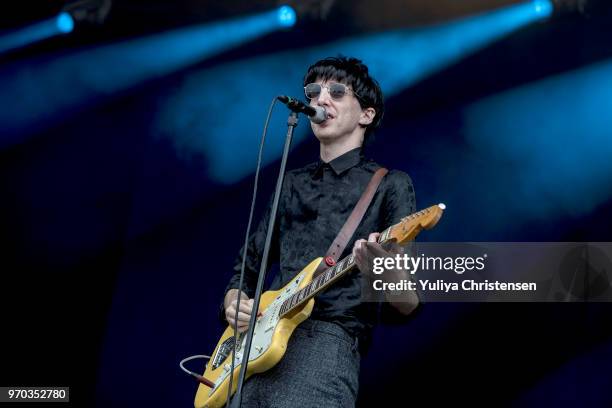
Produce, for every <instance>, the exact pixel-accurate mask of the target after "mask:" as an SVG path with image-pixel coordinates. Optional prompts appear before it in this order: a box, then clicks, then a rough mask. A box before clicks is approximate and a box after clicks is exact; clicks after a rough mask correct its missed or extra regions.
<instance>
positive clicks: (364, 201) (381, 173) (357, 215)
mask: <svg viewBox="0 0 612 408" xmlns="http://www.w3.org/2000/svg"><path fill="white" fill-rule="evenodd" d="M388 171H389V170H387V169H385V168H384V167H381V168H380V169H378V170H376V173H374V175H373V176H372V178H371V179H370V182H369V183H368V185H367V186H366V189H365V190H364V192H363V194H362V195H361V198H360V199H359V201H358V202H357V205H355V208H353V212H351V215H349V217H348V218H347V220H346V222H345V223H344V225H343V226H342V229H340V232H339V233H338V235H337V236H336V238H335V239H334V242H332V244H331V246H330V247H329V249H328V250H327V253H326V254H325V257H324V258H323V260H322V261H321V263H320V264H319V266H318V267H317V269H316V271H315V273H314V276H315V277H316V276H317V275H319V274H320V273H321V272H323V271H324V270H326V269H327V268H329V267H331V266H334V265H335V264H336V262H337V261H338V258H339V257H340V255H342V252H344V249H345V248H346V244H348V242H349V241H350V239H351V237H352V236H353V234H354V233H355V230H356V229H357V227H358V226H359V223H361V220H362V219H363V216H364V214H365V212H366V210H367V209H368V207H369V206H370V203H371V202H372V198H373V197H374V193H376V190H377V189H378V186H379V184H380V182H381V181H382V179H383V177H385V175H386V174H387V172H388Z"/></svg>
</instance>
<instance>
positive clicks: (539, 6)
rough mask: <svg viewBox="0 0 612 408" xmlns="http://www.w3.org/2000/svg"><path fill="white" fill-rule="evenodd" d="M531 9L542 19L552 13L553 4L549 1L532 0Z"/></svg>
mask: <svg viewBox="0 0 612 408" xmlns="http://www.w3.org/2000/svg"><path fill="white" fill-rule="evenodd" d="M533 8H534V10H535V12H536V13H537V14H538V15H540V16H542V17H544V18H545V17H549V16H550V15H551V14H552V12H553V4H552V2H551V1H550V0H534V1H533Z"/></svg>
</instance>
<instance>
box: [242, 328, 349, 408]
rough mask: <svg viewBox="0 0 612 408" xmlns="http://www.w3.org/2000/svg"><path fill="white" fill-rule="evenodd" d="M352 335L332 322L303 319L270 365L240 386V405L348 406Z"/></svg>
mask: <svg viewBox="0 0 612 408" xmlns="http://www.w3.org/2000/svg"><path fill="white" fill-rule="evenodd" d="M359 362H360V355H359V350H358V347H357V340H356V339H353V338H352V337H351V336H349V335H348V333H347V332H345V331H344V329H342V328H341V327H340V326H338V325H337V324H334V323H329V322H323V321H320V320H311V319H308V320H306V321H304V322H303V323H302V324H300V325H299V326H298V327H297V328H296V329H295V331H294V332H293V335H292V336H291V338H290V339H289V344H288V347H287V352H286V353H285V356H284V357H283V358H282V359H281V361H280V362H279V363H278V364H277V365H276V366H274V367H273V368H271V369H270V370H268V371H266V372H264V373H261V374H255V375H253V376H252V377H251V378H249V379H248V380H247V381H246V382H245V383H244V387H243V391H242V392H243V397H242V407H243V408H336V407H338V408H353V407H354V406H355V401H356V399H357V389H358V386H359Z"/></svg>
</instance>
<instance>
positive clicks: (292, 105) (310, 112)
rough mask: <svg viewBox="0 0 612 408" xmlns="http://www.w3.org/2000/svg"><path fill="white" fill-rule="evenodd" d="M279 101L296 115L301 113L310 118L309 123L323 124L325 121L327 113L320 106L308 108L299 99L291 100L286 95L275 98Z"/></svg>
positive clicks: (308, 106)
mask: <svg viewBox="0 0 612 408" xmlns="http://www.w3.org/2000/svg"><path fill="white" fill-rule="evenodd" d="M276 99H278V100H279V101H281V102H282V103H284V104H285V105H287V107H288V108H289V109H291V110H292V111H294V112H296V113H303V114H305V115H306V116H309V117H310V121H311V122H313V123H323V122H325V121H326V120H327V111H325V108H323V107H321V106H314V107H313V106H310V105H306V104H305V103H304V102H302V101H300V100H299V99H294V98H291V97H290V96H287V95H279V96H277V97H276Z"/></svg>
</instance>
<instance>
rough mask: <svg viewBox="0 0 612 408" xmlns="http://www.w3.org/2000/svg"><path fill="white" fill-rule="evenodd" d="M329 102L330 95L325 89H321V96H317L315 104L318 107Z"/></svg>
mask: <svg viewBox="0 0 612 408" xmlns="http://www.w3.org/2000/svg"><path fill="white" fill-rule="evenodd" d="M330 100H331V95H330V94H329V91H328V89H327V87H321V94H320V95H319V98H318V100H317V104H318V105H325V104H329V101H330Z"/></svg>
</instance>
